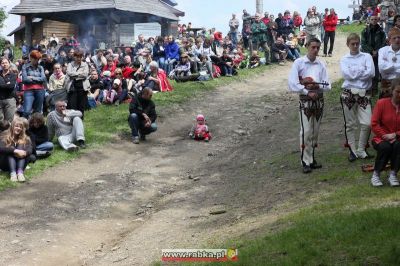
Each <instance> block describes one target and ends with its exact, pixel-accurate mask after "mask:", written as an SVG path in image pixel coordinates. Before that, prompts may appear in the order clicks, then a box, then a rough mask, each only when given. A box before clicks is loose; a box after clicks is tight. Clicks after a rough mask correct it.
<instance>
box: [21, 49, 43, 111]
mask: <svg viewBox="0 0 400 266" xmlns="http://www.w3.org/2000/svg"><path fill="white" fill-rule="evenodd" d="M29 57H30V60H31V61H30V63H28V64H24V65H23V66H22V83H23V84H24V86H23V88H24V117H25V118H29V116H30V115H31V113H32V110H33V112H34V113H42V110H43V102H44V97H45V84H46V82H47V79H46V75H45V73H44V69H43V67H42V66H41V65H39V59H41V58H42V54H41V53H40V52H39V51H37V50H33V51H32V52H31V53H30V55H29Z"/></svg>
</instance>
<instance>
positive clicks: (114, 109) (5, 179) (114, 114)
mask: <svg viewBox="0 0 400 266" xmlns="http://www.w3.org/2000/svg"><path fill="white" fill-rule="evenodd" d="M272 67H273V66H261V67H259V68H256V69H243V70H239V75H237V76H234V77H231V78H229V77H221V78H218V79H214V80H211V81H206V82H186V83H176V82H175V81H172V86H173V87H174V90H173V91H172V92H165V93H157V94H154V97H153V100H154V101H155V103H156V106H157V109H158V112H159V113H161V112H162V110H164V109H165V108H168V107H170V106H172V105H179V104H183V103H185V102H186V101H188V100H190V99H193V98H194V97H196V96H198V95H200V94H202V93H206V92H207V91H210V90H213V89H215V88H217V87H219V86H226V85H229V84H232V83H234V82H239V81H242V80H245V79H248V78H250V77H252V76H254V75H257V74H261V73H263V72H265V71H267V70H268V69H270V68H272ZM159 107H161V108H159ZM128 113H129V111H128V105H127V104H121V105H119V106H99V107H98V108H96V109H93V110H90V111H88V112H85V121H84V124H85V136H86V142H87V144H88V149H86V150H85V151H79V152H77V153H67V152H65V151H64V150H62V149H61V148H60V147H59V146H58V145H56V149H55V151H54V153H53V155H52V156H50V157H49V158H47V159H45V160H38V161H37V162H36V163H35V164H33V165H31V169H29V170H27V171H26V172H25V173H26V176H27V177H28V179H31V178H33V177H34V176H36V175H38V174H40V173H41V172H43V171H44V170H46V169H49V168H51V167H53V166H56V165H59V164H61V163H63V162H67V161H70V160H72V159H74V158H77V157H79V156H81V155H82V154H83V153H86V152H90V151H92V150H94V149H96V148H101V146H102V145H103V144H105V143H109V142H110V141H111V140H112V139H115V138H120V137H121V136H122V137H124V136H129V126H128V122H127V121H128V120H127V119H128ZM16 186H17V185H16V184H14V183H12V182H10V181H9V175H8V173H1V174H0V191H2V190H4V189H6V188H11V187H16Z"/></svg>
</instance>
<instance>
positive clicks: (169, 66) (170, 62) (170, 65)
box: [165, 58, 177, 76]
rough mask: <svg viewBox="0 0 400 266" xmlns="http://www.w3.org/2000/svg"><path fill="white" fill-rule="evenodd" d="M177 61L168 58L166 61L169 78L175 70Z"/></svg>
mask: <svg viewBox="0 0 400 266" xmlns="http://www.w3.org/2000/svg"><path fill="white" fill-rule="evenodd" d="M176 61H177V60H176V59H174V58H168V59H167V60H165V69H166V74H167V76H168V75H169V73H171V71H172V70H174V64H175V62H176Z"/></svg>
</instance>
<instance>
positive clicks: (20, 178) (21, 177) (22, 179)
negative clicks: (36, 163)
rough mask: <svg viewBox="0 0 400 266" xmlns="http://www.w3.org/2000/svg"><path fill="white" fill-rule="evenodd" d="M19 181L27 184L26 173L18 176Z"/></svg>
mask: <svg viewBox="0 0 400 266" xmlns="http://www.w3.org/2000/svg"><path fill="white" fill-rule="evenodd" d="M17 179H18V181H19V182H25V176H24V173H19V174H18V175H17Z"/></svg>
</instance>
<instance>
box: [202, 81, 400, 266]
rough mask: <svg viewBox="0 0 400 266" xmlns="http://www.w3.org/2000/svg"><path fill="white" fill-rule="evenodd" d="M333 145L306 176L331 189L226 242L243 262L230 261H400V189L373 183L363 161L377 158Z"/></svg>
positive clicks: (334, 100)
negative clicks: (349, 154) (351, 155)
mask: <svg viewBox="0 0 400 266" xmlns="http://www.w3.org/2000/svg"><path fill="white" fill-rule="evenodd" d="M341 84H342V81H341V80H340V81H338V82H335V83H334V84H332V91H331V92H330V93H327V94H326V100H327V102H328V103H329V105H330V106H332V105H333V104H335V105H337V104H338V103H339V96H340V92H341V89H340V86H341ZM327 149H328V150H329V151H330V152H329V153H323V154H320V156H319V158H321V160H322V161H323V162H324V165H325V166H326V167H324V168H323V169H321V170H319V171H318V172H317V171H316V172H315V173H314V172H313V173H312V174H311V175H309V176H308V180H307V179H305V181H303V183H304V184H307V182H308V183H309V182H311V183H314V184H315V183H320V182H327V185H326V186H324V187H325V189H323V188H322V187H321V190H320V191H314V194H313V195H312V196H308V197H307V198H303V199H302V201H303V202H302V203H301V204H300V206H304V207H303V208H297V211H295V212H292V213H290V214H283V215H282V216H281V218H280V219H279V220H278V221H277V222H276V223H275V224H273V225H272V227H270V226H266V227H265V228H263V229H259V232H257V237H256V239H251V238H249V237H246V235H244V236H241V237H239V238H237V239H232V240H230V241H228V242H226V243H225V244H224V245H223V247H236V248H238V249H239V262H236V263H234V262H230V263H227V265H400V245H399V243H400V231H399V230H398V221H399V219H400V189H398V188H390V187H389V186H388V185H387V184H386V185H385V187H383V188H381V189H376V188H373V187H372V186H371V185H370V184H369V178H370V176H371V173H362V172H361V171H360V166H361V165H362V164H363V163H372V162H373V159H372V160H370V161H367V162H365V161H356V162H355V163H349V162H348V161H347V159H346V157H345V156H343V150H342V149H341V148H340V147H337V145H336V144H335V143H331V144H330V146H329V147H327ZM294 156H295V155H294ZM292 157H293V156H291V155H289V156H287V155H285V156H284V157H282V156H281V157H279V156H277V157H276V158H275V159H274V164H276V165H280V164H284V163H287V162H288V161H289V164H290V161H291V160H292V159H293V158H292ZM296 169H298V167H297V166H296V168H292V167H291V166H289V168H287V167H286V168H285V169H284V170H280V171H285V172H286V175H287V174H290V173H288V171H289V172H290V171H297V170H296ZM275 170H277V169H275ZM277 171H279V170H277ZM276 174H278V175H279V174H280V173H276ZM383 177H385V178H386V173H385V174H384V175H383V176H382V178H383ZM298 200H299V199H296V198H294V199H292V200H289V202H294V204H296V203H295V201H298ZM283 203H284V202H283ZM292 204H293V203H292ZM295 206H297V205H295ZM253 235H254V234H253ZM217 247H218V248H220V247H221V246H217ZM200 265H205V264H200ZM206 265H219V264H217V263H214V264H213V263H211V264H210V263H208V264H206Z"/></svg>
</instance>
